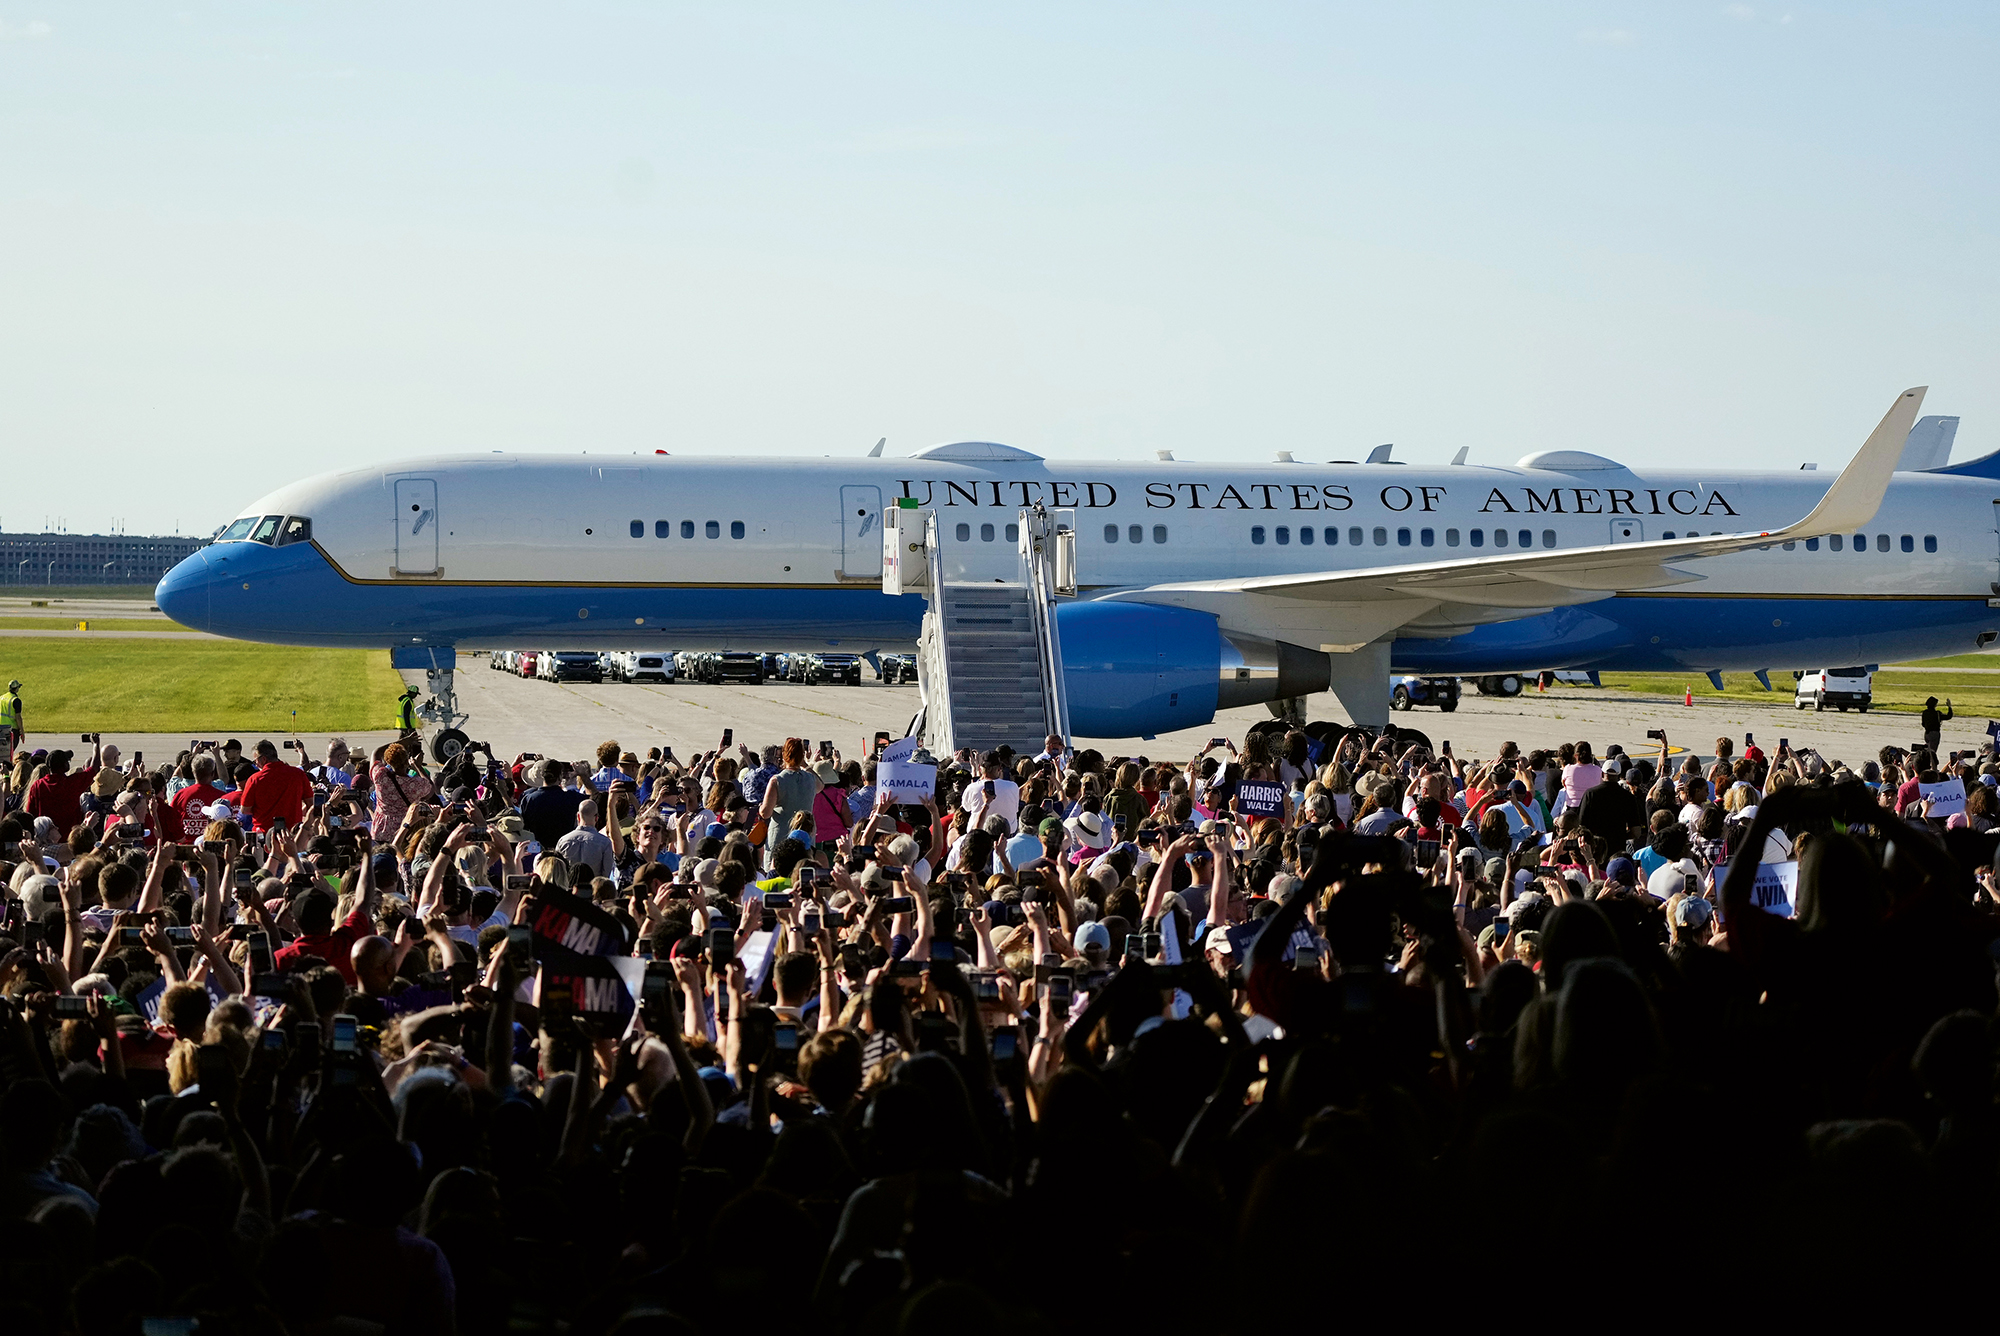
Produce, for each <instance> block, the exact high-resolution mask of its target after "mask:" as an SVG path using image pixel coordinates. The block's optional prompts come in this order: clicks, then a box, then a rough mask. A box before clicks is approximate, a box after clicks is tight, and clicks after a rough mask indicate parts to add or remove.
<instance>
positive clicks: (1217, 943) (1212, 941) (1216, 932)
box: [1201, 928, 1236, 956]
mask: <svg viewBox="0 0 2000 1336" xmlns="http://www.w3.org/2000/svg"><path fill="white" fill-rule="evenodd" d="M1201 949H1202V950H1204V951H1220V952H1222V953H1223V954H1224V955H1229V956H1233V955H1235V954H1236V948H1235V947H1234V946H1231V945H1230V943H1229V929H1227V928H1210V929H1209V930H1208V936H1207V937H1205V938H1203V939H1202V943H1201Z"/></svg>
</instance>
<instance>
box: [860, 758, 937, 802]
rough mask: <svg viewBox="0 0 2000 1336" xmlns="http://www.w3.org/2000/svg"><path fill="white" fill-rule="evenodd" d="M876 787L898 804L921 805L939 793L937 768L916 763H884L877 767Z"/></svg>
mask: <svg viewBox="0 0 2000 1336" xmlns="http://www.w3.org/2000/svg"><path fill="white" fill-rule="evenodd" d="M875 787H876V788H877V789H879V790H881V791H883V792H887V793H893V794H895V795H896V800H897V801H898V802H905V803H921V802H923V800H924V799H926V798H928V797H930V796H931V795H932V794H933V793H935V792H937V767H936V766H934V765H918V764H916V763H915V762H914V761H883V762H882V763H881V764H879V765H877V766H876V767H875Z"/></svg>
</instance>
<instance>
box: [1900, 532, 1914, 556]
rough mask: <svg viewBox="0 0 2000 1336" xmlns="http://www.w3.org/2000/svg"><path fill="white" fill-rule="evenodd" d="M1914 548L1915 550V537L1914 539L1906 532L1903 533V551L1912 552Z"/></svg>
mask: <svg viewBox="0 0 2000 1336" xmlns="http://www.w3.org/2000/svg"><path fill="white" fill-rule="evenodd" d="M1916 550H1917V540H1916V539H1914V538H1912V537H1910V535H1908V534H1904V535H1903V551H1905V552H1914V551H1916Z"/></svg>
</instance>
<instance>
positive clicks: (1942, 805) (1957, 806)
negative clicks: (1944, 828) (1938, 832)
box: [1917, 776, 1965, 821]
mask: <svg viewBox="0 0 2000 1336" xmlns="http://www.w3.org/2000/svg"><path fill="white" fill-rule="evenodd" d="M1917 792H1918V793H1920V794H1922V795H1923V796H1924V797H1926V798H1928V799H1930V801H1931V810H1930V812H1929V813H1928V814H1927V815H1930V816H1933V817H1936V818H1937V819H1939V820H1940V821H1942V820H1944V819H1945V818H1946V817H1954V816H1960V815H1963V814H1964V812H1965V781H1964V780H1962V779H1959V778H1957V777H1956V776H1954V777H1953V778H1951V779H1947V780H1945V781H1944V782H1943V783H1942V784H1919V785H1917Z"/></svg>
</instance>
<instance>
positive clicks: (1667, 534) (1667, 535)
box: [1660, 529, 1674, 538]
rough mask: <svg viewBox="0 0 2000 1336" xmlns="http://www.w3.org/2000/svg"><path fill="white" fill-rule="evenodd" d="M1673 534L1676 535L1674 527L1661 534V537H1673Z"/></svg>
mask: <svg viewBox="0 0 2000 1336" xmlns="http://www.w3.org/2000/svg"><path fill="white" fill-rule="evenodd" d="M1673 536H1674V531H1673V530H1672V529H1669V530H1667V531H1666V532H1665V533H1663V534H1661V535H1660V537H1662V538H1672V537H1673Z"/></svg>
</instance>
